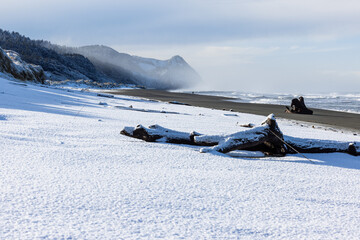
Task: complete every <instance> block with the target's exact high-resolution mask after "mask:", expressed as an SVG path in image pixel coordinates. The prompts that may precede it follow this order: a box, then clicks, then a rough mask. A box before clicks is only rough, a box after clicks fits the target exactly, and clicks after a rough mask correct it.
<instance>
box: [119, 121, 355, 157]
mask: <svg viewBox="0 0 360 240" xmlns="http://www.w3.org/2000/svg"><path fill="white" fill-rule="evenodd" d="M120 133H121V134H123V135H126V136H129V137H133V138H138V139H141V140H144V141H147V142H167V143H175V144H189V145H198V146H208V147H205V148H202V149H200V152H211V151H217V152H221V153H227V152H230V151H234V150H249V151H261V152H263V153H265V154H267V155H281V156H283V155H285V154H287V153H331V152H344V153H349V154H351V155H354V156H359V155H360V154H359V146H360V144H359V143H349V142H338V141H328V140H317V139H303V138H295V137H290V136H284V135H283V134H282V132H281V130H280V128H279V126H278V124H277V122H276V119H275V117H274V115H273V114H270V115H269V116H268V117H267V118H266V120H265V121H264V122H263V123H262V124H261V125H260V126H258V127H254V128H252V129H249V130H246V131H241V132H237V133H234V134H230V135H203V134H200V133H197V132H190V133H187V132H179V131H174V130H171V129H168V128H164V127H161V126H159V125H152V126H149V127H148V128H146V127H144V126H142V125H138V126H137V127H125V128H124V129H123V130H122V131H121V132H120Z"/></svg>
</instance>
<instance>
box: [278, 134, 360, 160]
mask: <svg viewBox="0 0 360 240" xmlns="http://www.w3.org/2000/svg"><path fill="white" fill-rule="evenodd" d="M284 140H285V142H286V143H287V144H288V145H290V146H291V147H290V148H289V153H295V152H296V151H298V152H301V153H332V152H345V153H349V154H351V155H354V156H358V155H360V153H359V152H358V149H357V148H359V147H360V146H358V143H353V142H339V141H330V140H320V139H308V138H295V137H290V136H284Z"/></svg>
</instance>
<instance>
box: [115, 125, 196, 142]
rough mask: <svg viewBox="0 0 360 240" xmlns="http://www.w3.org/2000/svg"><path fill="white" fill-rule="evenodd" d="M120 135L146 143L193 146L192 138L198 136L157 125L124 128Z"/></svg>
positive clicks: (193, 133)
mask: <svg viewBox="0 0 360 240" xmlns="http://www.w3.org/2000/svg"><path fill="white" fill-rule="evenodd" d="M120 133H121V134H123V135H126V136H129V137H134V138H138V139H142V140H144V141H146V142H168V143H178V144H190V145H195V143H194V136H196V135H200V134H199V133H196V132H191V133H186V132H178V131H174V130H171V129H168V128H164V127H161V126H159V125H151V126H149V127H148V128H146V127H144V126H142V125H138V126H136V127H125V128H124V129H123V130H122V131H121V132H120Z"/></svg>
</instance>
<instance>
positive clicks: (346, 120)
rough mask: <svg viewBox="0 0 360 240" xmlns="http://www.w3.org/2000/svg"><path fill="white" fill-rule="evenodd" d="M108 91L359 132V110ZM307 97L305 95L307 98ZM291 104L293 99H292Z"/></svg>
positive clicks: (142, 92) (208, 97) (181, 94)
mask: <svg viewBox="0 0 360 240" xmlns="http://www.w3.org/2000/svg"><path fill="white" fill-rule="evenodd" d="M105 92H106V93H111V94H114V95H127V96H134V97H141V98H146V99H151V100H158V101H162V102H172V101H175V102H178V103H183V104H188V105H191V106H197V107H205V108H213V109H220V110H233V111H235V112H241V113H251V114H256V115H263V116H267V115H269V114H270V113H274V114H275V116H276V117H279V118H285V119H292V120H298V121H304V122H310V123H316V124H321V125H331V126H334V127H337V128H340V129H348V130H355V131H356V133H359V132H360V114H355V113H347V112H338V111H330V110H322V109H314V108H312V110H314V114H313V115H301V114H288V113H285V106H282V105H274V104H257V103H238V102H233V100H234V99H232V98H226V97H217V96H207V95H198V94H191V93H177V92H168V91H162V90H150V89H121V90H109V91H105ZM305 101H306V99H305ZM289 104H290V102H289Z"/></svg>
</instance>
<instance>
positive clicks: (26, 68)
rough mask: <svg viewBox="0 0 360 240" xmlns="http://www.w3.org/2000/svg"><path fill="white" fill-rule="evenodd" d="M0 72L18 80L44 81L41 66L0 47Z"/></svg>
mask: <svg viewBox="0 0 360 240" xmlns="http://www.w3.org/2000/svg"><path fill="white" fill-rule="evenodd" d="M0 72H4V73H7V74H10V75H12V76H13V77H14V78H17V79H20V80H29V81H35V82H39V83H44V81H45V74H44V70H43V69H42V67H41V66H38V65H34V64H29V63H26V62H25V61H23V60H22V59H21V58H20V56H19V54H18V53H16V52H14V51H11V50H3V49H2V48H0Z"/></svg>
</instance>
